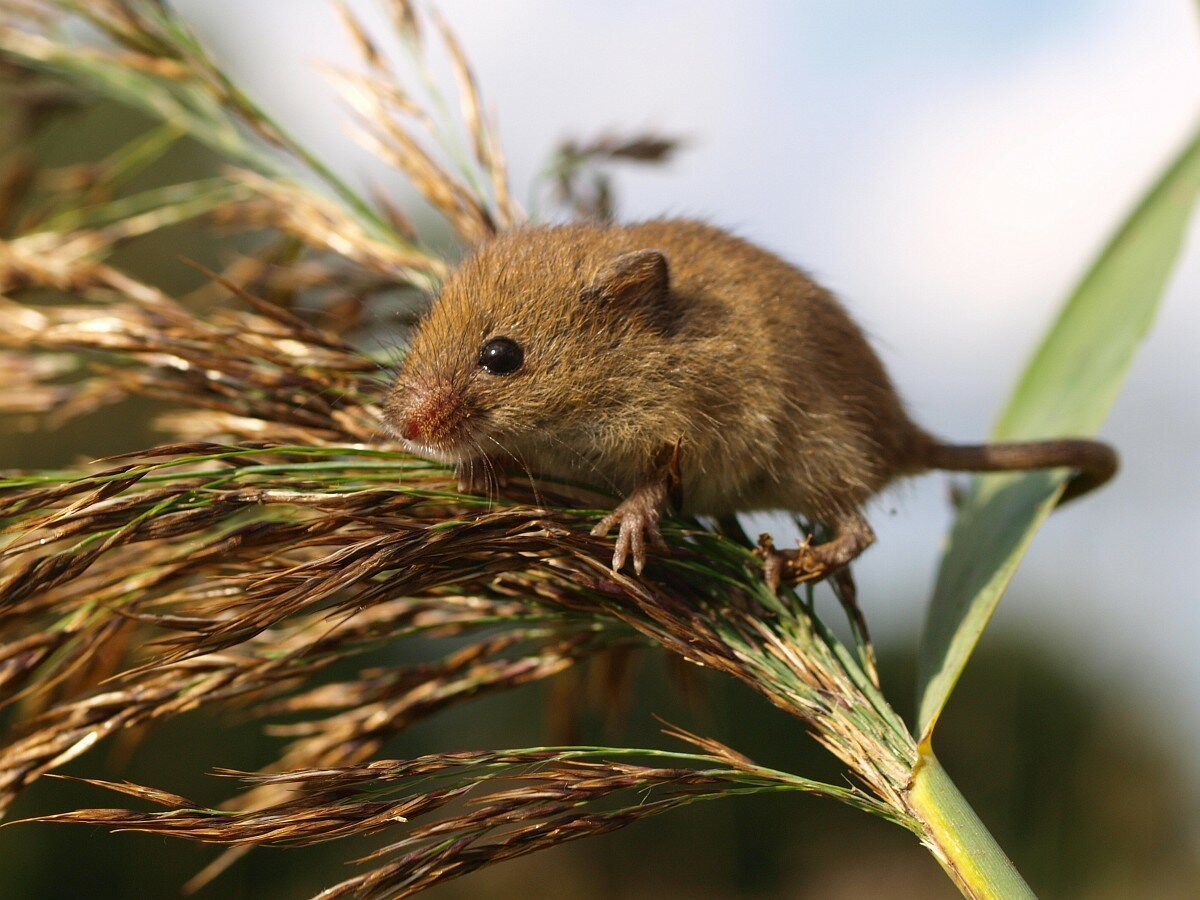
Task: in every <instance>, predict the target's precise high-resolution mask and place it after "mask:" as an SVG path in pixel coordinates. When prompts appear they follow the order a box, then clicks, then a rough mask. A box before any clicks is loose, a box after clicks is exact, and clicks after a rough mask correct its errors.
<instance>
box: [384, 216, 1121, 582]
mask: <svg viewBox="0 0 1200 900" xmlns="http://www.w3.org/2000/svg"><path fill="white" fill-rule="evenodd" d="M384 417H385V421H386V425H387V427H388V428H389V429H390V430H391V431H392V432H393V433H394V435H395V436H396V437H397V438H399V440H400V441H401V442H402V443H403V445H404V446H405V447H406V448H407V449H408V450H409V451H410V452H413V453H415V454H417V455H420V456H424V457H427V458H432V459H435V460H439V461H442V462H445V463H451V464H453V465H454V466H455V467H456V469H457V471H458V473H459V478H460V487H461V488H462V489H463V490H470V491H480V490H482V489H483V487H484V486H485V482H487V481H488V480H490V479H492V478H493V475H494V473H495V472H497V471H504V470H511V469H513V468H514V467H517V466H519V467H521V468H523V469H525V470H526V471H527V472H529V473H531V475H532V476H533V477H536V475H538V474H540V475H542V476H543V477H548V478H555V479H566V480H575V481H580V482H584V483H589V484H593V485H596V486H597V487H600V488H603V489H605V490H606V491H608V492H610V493H612V494H614V495H616V496H617V497H619V498H620V501H619V503H617V505H616V506H615V508H614V509H613V510H612V511H611V513H609V514H608V515H606V516H605V517H604V518H603V519H601V520H600V522H599V523H598V524H597V525H596V526H595V528H594V530H593V533H594V534H596V535H598V536H605V535H608V534H610V533H611V532H612V530H613V529H614V528H615V529H617V533H616V535H615V540H614V548H613V557H612V568H613V570H614V571H621V570H622V569H623V568H625V566H626V564H627V563H631V564H632V568H633V570H634V572H635V573H636V574H637V575H639V576H640V575H641V574H642V571H643V568H644V567H645V565H646V560H647V553H648V550H649V549H653V548H662V549H663V550H665V545H664V544H663V541H662V537H661V533H660V528H659V523H660V520H661V518H662V516H663V515H665V514H668V513H670V512H672V511H674V512H678V513H680V514H684V515H701V516H710V517H713V518H715V519H718V520H721V519H725V520H728V519H729V517H732V516H733V515H735V514H737V513H740V512H749V511H753V510H786V511H789V512H791V513H794V514H797V515H799V516H801V517H803V519H805V520H806V521H807V522H810V523H813V524H814V525H816V526H819V527H820V529H821V533H822V535H823V539H822V540H821V541H820V542H814V541H813V539H812V538H811V536H810V537H809V538H807V539H805V540H804V541H802V542H801V543H800V546H798V547H796V548H793V549H790V550H777V549H775V547H774V546H773V544H771V542H770V541H769V539H768V538H767V537H766V536H765V535H764V537H763V539H762V540H761V541H760V546H759V552H760V555H762V556H763V559H764V567H765V573H766V577H767V578H768V580H769V581H770V582H771V584H772V586H773V587H777V586H778V584H779V582H780V581H781V580H787V581H788V582H789V583H797V582H801V581H811V580H819V579H822V578H824V577H826V576H828V575H830V574H831V573H834V572H838V571H840V570H843V569H844V567H846V566H847V565H848V564H849V563H850V562H851V561H852V560H854V559H855V558H856V557H857V556H858V555H859V554H860V553H862V552H863V551H864V550H865V549H867V547H869V546H870V545H871V544H872V543H873V542H874V540H875V535H874V533H873V531H872V530H871V527H870V524H869V522H868V519H867V516H866V512H865V510H866V507H867V504H868V502H869V501H870V500H871V499H872V498H873V497H875V496H876V495H877V494H879V493H880V492H881V491H882V490H884V489H885V488H887V487H888V486H889V485H891V484H893V483H894V482H896V481H897V480H899V479H904V478H907V477H909V476H914V475H918V474H921V473H924V472H928V471H930V470H935V469H944V470H951V471H978V472H994V471H1010V470H1030V469H1045V468H1060V467H1065V468H1070V469H1072V470H1073V475H1072V477H1071V479H1070V480H1069V481H1068V486H1067V488H1066V491H1065V493H1064V495H1063V499H1064V500H1065V499H1072V498H1075V497H1078V496H1081V495H1082V494H1084V493H1087V492H1088V491H1090V490H1093V489H1094V488H1096V487H1098V486H1100V485H1101V484H1103V483H1104V482H1106V481H1107V480H1109V479H1110V478H1111V477H1112V475H1113V474H1114V473H1115V472H1116V470H1117V465H1118V460H1117V454H1116V452H1115V451H1114V450H1113V449H1112V448H1111V447H1110V446H1109V445H1107V444H1105V443H1102V442H1100V441H1095V440H1090V439H1083V438H1077V439H1072V438H1067V439H1052V440H1045V441H1030V442H1019V443H1018V442H1010V443H990V444H989V443H981V444H956V443H951V442H948V441H944V440H942V439H939V438H937V437H935V436H933V435H932V434H931V433H930V432H928V431H926V430H925V429H923V428H922V427H920V426H919V425H918V424H916V423H915V422H914V421H913V419H912V418H911V417H910V416H909V414H908V412H907V411H906V408H905V405H904V403H903V402H902V400H901V398H900V395H899V393H898V392H897V390H896V388H895V387H894V385H893V383H892V381H891V379H890V378H889V376H888V374H887V372H886V370H885V368H884V365H883V363H882V362H881V360H880V358H879V356H878V355H877V354H876V352H875V351H874V349H872V347H871V345H870V343H869V341H868V340H867V338H866V336H865V335H864V333H863V331H862V329H861V328H859V326H858V325H857V324H856V323H855V322H854V321H853V319H852V318H851V316H850V314H849V313H848V312H847V311H846V309H845V308H844V307H843V306H842V304H841V303H840V302H839V301H838V300H837V299H836V298H835V297H834V296H833V294H832V293H831V292H830V291H828V290H826V289H825V288H823V287H821V286H820V285H819V284H817V283H816V282H815V281H814V280H813V279H812V278H810V277H809V276H808V275H807V274H806V273H805V272H804V271H803V270H801V269H800V268H798V267H796V266H794V265H792V264H791V263H789V262H787V261H786V260H784V259H783V258H781V257H780V256H777V255H775V254H774V253H771V252H770V251H768V250H765V249H763V248H761V247H758V246H756V245H755V244H753V243H751V242H749V241H746V240H743V239H741V238H739V237H737V236H735V235H733V234H732V233H730V232H728V231H726V230H723V229H721V228H718V227H715V226H713V225H709V224H707V223H704V222H701V221H695V220H689V219H658V220H653V221H647V222H641V223H636V224H625V225H616V224H613V225H603V224H583V223H578V224H559V225H527V226H522V227H519V228H516V229H514V230H511V231H508V232H505V233H503V234H501V235H499V236H497V237H495V238H494V239H491V240H489V241H488V242H486V243H483V244H482V245H480V246H478V247H477V248H476V249H474V251H473V252H471V253H470V254H469V255H468V256H467V257H466V258H465V259H464V260H463V261H462V262H461V263H460V264H459V265H458V266H457V267H456V268H455V269H454V270H453V271H452V272H451V273H450V275H449V277H448V278H447V280H446V281H445V282H444V284H443V286H442V288H441V291H440V293H439V294H438V296H437V297H436V298H435V299H434V301H433V303H432V305H431V306H430V308H429V311H428V313H427V314H426V315H425V316H424V317H423V318H422V319H421V321H420V322H419V323H418V325H417V326H416V329H415V332H414V333H413V335H412V339H411V341H410V343H409V346H408V349H407V352H406V353H405V354H404V357H403V359H402V362H401V364H400V367H399V371H398V372H397V374H396V377H395V380H394V382H393V383H392V386H391V388H390V391H389V393H388V396H387V400H386V403H385V405H384ZM825 536H827V538H826V537H825Z"/></svg>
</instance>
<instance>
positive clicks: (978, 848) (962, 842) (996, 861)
mask: <svg viewBox="0 0 1200 900" xmlns="http://www.w3.org/2000/svg"><path fill="white" fill-rule="evenodd" d="M908 802H909V805H910V807H911V809H912V811H913V813H914V814H915V815H916V817H917V818H918V820H919V821H920V824H921V835H920V836H921V840H922V843H924V844H925V845H926V846H927V847H929V849H930V850H931V851H932V853H933V855H934V857H935V858H936V859H937V861H938V862H939V863H940V864H941V866H942V868H943V869H945V870H946V874H947V875H949V876H950V878H951V880H953V881H954V883H955V884H956V885H957V886H958V889H959V890H960V891H962V894H963V896H964V897H970V898H972V900H992V898H995V900H1019V898H1035V897H1036V895H1035V894H1034V893H1033V891H1032V890H1031V889H1030V887H1029V885H1028V884H1026V883H1025V879H1023V878H1022V877H1021V875H1020V873H1019V872H1017V870H1016V867H1015V866H1013V864H1012V861H1011V860H1009V858H1008V857H1007V856H1006V855H1005V854H1004V851H1003V850H1001V849H1000V845H999V844H997V843H996V839H995V838H993V837H992V835H991V834H990V833H989V832H988V830H987V828H986V827H985V826H984V824H983V822H981V821H980V820H979V816H977V815H975V810H973V809H971V806H970V804H969V803H967V800H966V798H965V797H963V795H962V794H961V793H959V790H958V788H957V787H955V785H954V782H953V781H951V780H950V776H949V775H948V774H947V773H946V770H945V769H943V768H942V764H941V763H940V762H938V759H937V757H936V756H934V755H933V750H932V748H931V747H930V746H929V745H928V744H923V745H922V746H921V756H920V758H919V759H918V761H917V767H916V769H914V770H913V780H912V785H911V787H910V788H909V790H908Z"/></svg>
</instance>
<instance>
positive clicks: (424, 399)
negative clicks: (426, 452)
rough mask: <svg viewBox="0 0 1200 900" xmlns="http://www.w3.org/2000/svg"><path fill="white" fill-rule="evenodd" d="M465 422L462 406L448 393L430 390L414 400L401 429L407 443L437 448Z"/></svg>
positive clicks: (403, 418)
mask: <svg viewBox="0 0 1200 900" xmlns="http://www.w3.org/2000/svg"><path fill="white" fill-rule="evenodd" d="M461 421H462V405H461V403H459V402H456V400H455V398H454V397H453V396H451V395H450V394H448V393H447V392H445V391H429V392H422V393H420V394H418V395H417V396H415V397H413V398H412V404H411V405H410V406H409V407H408V409H407V410H406V411H405V413H404V415H403V417H402V418H401V420H400V422H399V429H398V430H399V432H400V435H401V437H403V438H404V439H405V440H406V441H416V442H418V443H422V444H435V445H436V444H440V443H443V442H444V441H445V440H446V439H447V438H448V437H450V436H451V435H452V434H453V433H454V432H455V430H456V429H457V428H458V426H459V424H460V423H461Z"/></svg>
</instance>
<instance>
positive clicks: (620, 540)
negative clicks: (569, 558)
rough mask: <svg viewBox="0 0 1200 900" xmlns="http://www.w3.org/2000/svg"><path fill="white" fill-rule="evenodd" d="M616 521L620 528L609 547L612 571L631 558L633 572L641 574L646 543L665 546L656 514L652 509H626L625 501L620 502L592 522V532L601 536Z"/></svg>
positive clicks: (610, 528) (661, 547) (659, 546)
mask: <svg viewBox="0 0 1200 900" xmlns="http://www.w3.org/2000/svg"><path fill="white" fill-rule="evenodd" d="M618 523H619V524H620V530H619V531H618V532H617V539H616V542H615V544H614V546H613V558H612V568H613V571H614V572H620V571H621V570H622V569H623V568H625V563H626V562H627V561H629V560H632V561H633V571H634V572H635V573H636V574H638V575H641V574H642V570H643V569H645V568H646V545H647V543H649V544H650V545H651V546H653V547H657V548H659V549H666V546H667V544H666V541H664V540H663V537H662V533H661V532H660V531H659V529H658V517H657V516H656V515H654V514H653V513H652V512H647V511H645V510H642V509H630V508H626V505H625V504H621V506H618V507H617V508H616V509H615V510H614V511H613V512H611V513H609V514H608V515H607V516H605V517H604V518H603V519H601V520H600V521H599V522H598V523H597V524H596V527H595V528H593V529H592V534H593V535H594V536H596V537H604V536H605V535H607V534H608V533H609V532H610V531H611V530H612V528H613V526H614V525H617V524H618Z"/></svg>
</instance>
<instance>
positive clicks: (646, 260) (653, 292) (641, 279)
mask: <svg viewBox="0 0 1200 900" xmlns="http://www.w3.org/2000/svg"><path fill="white" fill-rule="evenodd" d="M592 290H593V292H594V293H596V294H597V295H599V296H600V297H602V298H604V299H606V300H617V301H628V300H632V301H638V300H645V301H654V300H664V299H665V298H666V296H667V294H668V293H669V292H670V290H671V274H670V271H669V270H668V268H667V258H666V257H665V256H664V255H663V253H662V251H661V250H634V251H633V252H631V253H622V254H621V255H620V256H618V257H617V258H616V259H614V260H612V261H611V262H609V263H608V265H606V266H605V267H604V268H603V269H601V270H600V274H599V275H597V276H596V280H595V281H594V282H593V283H592Z"/></svg>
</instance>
